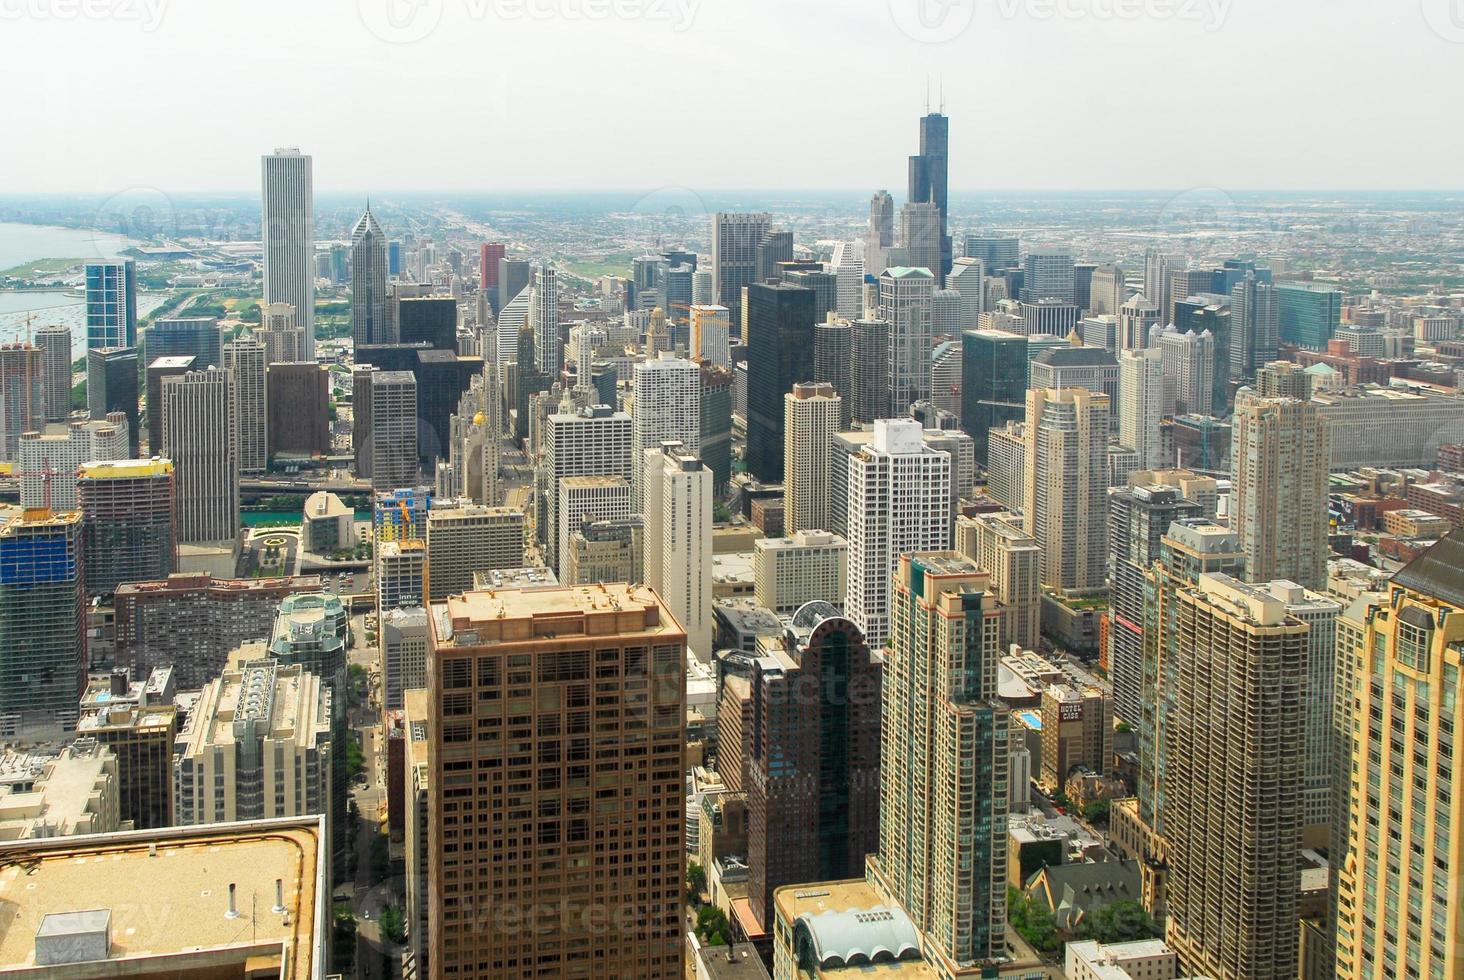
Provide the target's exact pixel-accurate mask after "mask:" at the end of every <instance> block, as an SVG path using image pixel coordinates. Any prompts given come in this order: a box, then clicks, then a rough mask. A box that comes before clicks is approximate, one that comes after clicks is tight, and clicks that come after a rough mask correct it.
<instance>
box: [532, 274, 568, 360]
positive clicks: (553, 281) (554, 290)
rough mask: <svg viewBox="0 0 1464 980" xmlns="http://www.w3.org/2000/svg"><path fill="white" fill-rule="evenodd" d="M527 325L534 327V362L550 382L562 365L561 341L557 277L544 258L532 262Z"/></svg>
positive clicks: (562, 350) (562, 347) (562, 348)
mask: <svg viewBox="0 0 1464 980" xmlns="http://www.w3.org/2000/svg"><path fill="white" fill-rule="evenodd" d="M530 296H531V300H530V303H529V326H530V328H532V329H533V331H534V357H535V366H536V367H537V368H538V369H539V374H540V375H542V376H543V377H545V378H548V379H549V380H550V381H551V382H552V381H554V380H556V379H557V378H558V377H559V373H560V371H561V370H562V369H563V368H564V345H563V344H562V343H561V342H560V339H559V278H558V273H557V272H555V270H554V267H553V266H552V265H550V264H549V263H548V262H539V263H537V264H535V266H534V284H533V293H531V294H530Z"/></svg>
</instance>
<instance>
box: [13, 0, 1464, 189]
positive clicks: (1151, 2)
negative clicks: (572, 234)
mask: <svg viewBox="0 0 1464 980" xmlns="http://www.w3.org/2000/svg"><path fill="white" fill-rule="evenodd" d="M0 72H3V74H4V77H5V79H6V81H7V83H8V84H7V90H8V91H9V92H10V93H11V96H10V98H9V99H7V100H6V106H5V112H4V116H3V117H0V127H3V128H0V132H3V133H4V138H3V144H4V147H5V149H4V152H3V153H0V189H3V190H5V191H80V192H86V193H96V194H102V195H109V194H115V193H118V192H121V191H124V190H127V189H129V188H136V187H157V188H161V189H163V190H165V191H166V190H179V191H182V190H215V189H217V190H246V191H247V190H255V191H257V189H258V186H259V160H258V158H259V154H260V153H261V152H265V151H267V150H269V149H270V148H271V147H274V146H276V145H280V146H284V145H298V146H300V147H301V148H302V149H304V150H305V151H306V152H308V153H311V154H312V155H313V156H314V158H315V181H316V188H317V192H320V191H370V190H372V189H377V190H390V189H436V188H443V189H447V188H471V189H481V190H506V189H532V188H632V189H651V188H658V187H688V188H693V189H699V188H706V189H712V188H728V187H734V188H753V187H787V188H808V187H830V188H872V187H877V186H888V187H891V188H892V189H894V190H896V192H897V193H899V192H900V191H902V190H903V186H904V179H905V178H904V174H905V156H906V155H907V154H909V153H912V152H914V149H915V146H914V144H915V138H916V117H917V116H918V115H919V114H920V113H921V112H922V111H923V105H924V99H925V95H924V93H925V86H926V78H927V75H929V76H931V77H932V79H933V78H934V77H935V76H938V75H943V76H944V86H945V100H946V110H947V112H948V114H949V115H950V117H951V154H952V161H953V163H952V167H951V185H952V187H953V188H957V189H967V190H974V189H984V188H992V189H1006V188H1031V189H1063V188H1075V189H1084V188H1186V187H1218V188H1225V189H1244V188H1385V187H1389V188H1391V187H1397V188H1458V187H1459V186H1460V185H1461V184H1464V180H1461V176H1460V168H1459V161H1460V160H1461V159H1464V126H1461V125H1460V122H1461V115H1464V113H1461V109H1460V93H1461V92H1464V0H0ZM932 85H934V82H932Z"/></svg>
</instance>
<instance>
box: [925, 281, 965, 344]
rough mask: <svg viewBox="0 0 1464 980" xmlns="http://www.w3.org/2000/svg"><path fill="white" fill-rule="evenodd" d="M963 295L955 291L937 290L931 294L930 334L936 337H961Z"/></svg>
mask: <svg viewBox="0 0 1464 980" xmlns="http://www.w3.org/2000/svg"><path fill="white" fill-rule="evenodd" d="M961 302H962V300H961V294H960V292H958V291H957V290H954V289H937V290H936V291H935V292H933V293H931V294H930V333H931V335H932V336H934V337H947V338H951V337H959V336H960V335H961Z"/></svg>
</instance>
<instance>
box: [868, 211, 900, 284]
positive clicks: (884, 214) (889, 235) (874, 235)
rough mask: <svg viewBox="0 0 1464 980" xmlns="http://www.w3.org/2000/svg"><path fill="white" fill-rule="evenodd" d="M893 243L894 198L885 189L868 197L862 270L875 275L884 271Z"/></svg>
mask: <svg viewBox="0 0 1464 980" xmlns="http://www.w3.org/2000/svg"><path fill="white" fill-rule="evenodd" d="M894 244H895V199H894V198H893V197H892V196H890V192H889V191H886V190H878V191H875V192H874V194H873V195H872V196H871V197H870V199H869V225H868V227H867V228H866V230H865V233H864V272H865V274H866V275H871V276H877V275H879V274H880V273H881V272H883V271H884V269H885V265H886V258H885V255H886V253H887V252H888V251H889V250H890V249H891V248H893V247H894Z"/></svg>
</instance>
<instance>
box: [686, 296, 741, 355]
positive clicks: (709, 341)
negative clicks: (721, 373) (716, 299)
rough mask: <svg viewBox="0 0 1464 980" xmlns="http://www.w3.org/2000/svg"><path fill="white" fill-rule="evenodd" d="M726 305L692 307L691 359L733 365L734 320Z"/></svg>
mask: <svg viewBox="0 0 1464 980" xmlns="http://www.w3.org/2000/svg"><path fill="white" fill-rule="evenodd" d="M729 316H730V315H729V314H728V312H727V308H726V307H725V306H693V307H692V308H691V359H692V360H694V361H699V362H701V363H703V364H715V365H717V366H718V367H724V368H730V367H732V354H731V347H730V344H731V338H732V321H731V319H730V318H729Z"/></svg>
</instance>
